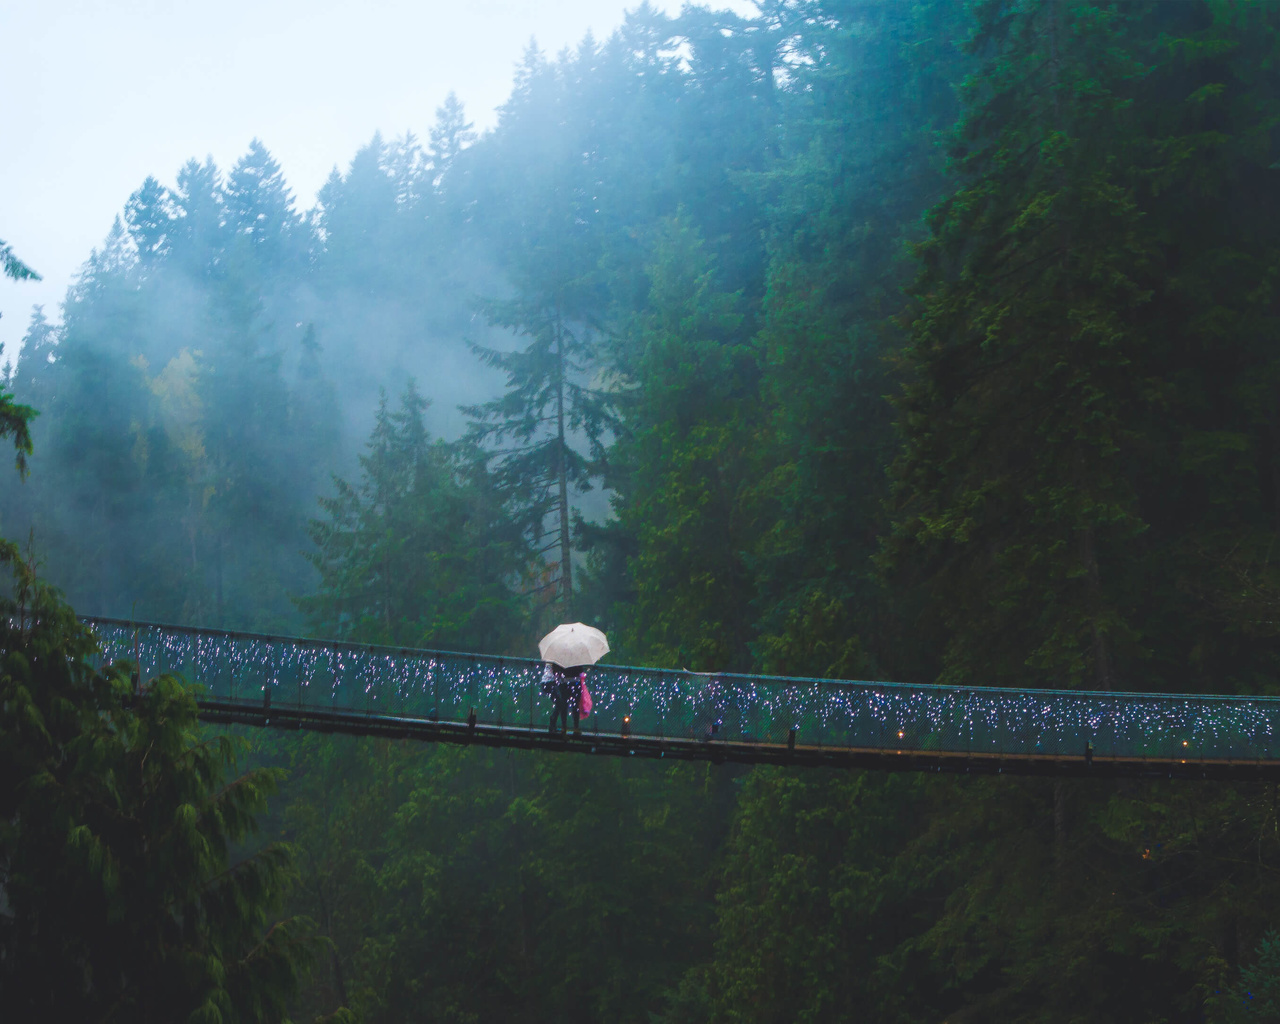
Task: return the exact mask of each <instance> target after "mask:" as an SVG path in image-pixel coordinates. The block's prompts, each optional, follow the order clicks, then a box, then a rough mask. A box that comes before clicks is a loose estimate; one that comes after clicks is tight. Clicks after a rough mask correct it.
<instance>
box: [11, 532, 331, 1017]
mask: <svg viewBox="0 0 1280 1024" xmlns="http://www.w3.org/2000/svg"><path fill="white" fill-rule="evenodd" d="M0 561H3V564H4V566H5V567H6V569H8V570H10V571H11V572H12V574H13V577H14V582H13V586H12V589H11V591H10V592H8V593H6V595H5V597H4V598H3V600H0V737H3V743H0V750H2V753H0V794H3V796H0V818H2V820H3V822H4V825H3V827H0V865H2V867H0V887H2V888H3V891H4V895H5V913H4V914H3V915H0V991H3V992H4V999H5V1006H6V1014H7V1018H8V1019H12V1020H15V1021H25V1020H33V1021H34V1020H89V1019H94V1020H116V1019H120V1020H126V1019H127V1020H157V1021H158V1020H189V1021H240V1020H243V1021H270V1020H283V1019H284V1016H285V1011H286V1008H287V1005H288V1001H289V1000H290V998H291V997H292V996H293V994H294V993H295V992H296V990H297V986H298V977H299V971H300V969H301V968H302V967H303V966H305V964H306V963H307V962H308V961H309V959H310V958H311V956H312V955H313V952H314V949H315V944H314V942H313V940H311V939H310V937H309V926H308V923H307V922H306V921H305V920H304V919H301V918H289V919H285V920H280V919H278V918H276V916H275V914H274V911H275V909H276V908H278V907H279V905H280V901H281V899H282V897H283V895H284V892H285V890H286V889H287V886H288V884H289V882H290V881H291V879H292V877H293V868H292V857H291V853H290V851H289V850H288V848H286V847H284V846H280V845H269V846H266V847H264V848H261V849H260V850H258V851H257V852H255V853H252V854H250V855H248V856H244V855H234V854H235V851H236V848H237V847H240V846H242V844H243V843H244V842H245V841H246V840H247V839H249V838H250V837H251V835H252V834H253V832H254V829H255V816H256V815H257V814H258V813H260V812H261V811H262V810H264V809H265V806H266V800H267V796H268V795H269V794H270V793H271V792H272V791H273V790H274V789H275V787H276V784H277V783H278V781H279V779H280V773H278V772H274V771H270V770H261V771H257V772H252V773H250V774H247V775H243V776H240V777H239V778H235V779H232V780H228V779H227V770H228V768H230V767H231V766H232V765H233V764H234V745H233V743H232V741H231V740H229V739H227V738H226V737H216V738H202V737H201V735H200V731H199V726H198V722H197V718H196V703H195V699H194V696H193V694H192V692H191V690H190V689H189V688H188V687H186V686H184V685H183V684H182V683H181V682H180V681H178V680H175V679H172V678H169V677H162V678H159V679H155V680H151V681H148V683H147V685H146V686H145V687H143V689H142V690H141V692H135V682H134V680H133V679H131V678H130V675H129V671H128V665H117V666H113V667H111V668H109V669H107V670H100V669H98V668H96V667H95V665H94V660H95V657H96V653H97V652H96V649H95V645H94V642H93V639H92V636H91V634H90V633H89V632H88V631H87V630H85V629H84V628H83V627H82V626H80V625H79V624H78V622H77V621H76V618H75V616H74V614H73V613H72V611H71V609H70V608H69V607H67V606H66V605H65V604H64V603H62V601H61V600H60V599H59V598H58V596H57V594H56V593H55V592H54V591H53V590H51V589H50V588H49V587H48V586H47V584H44V583H42V582H41V581H40V580H39V579H38V578H37V577H36V576H35V574H34V572H33V571H32V569H31V568H30V566H29V565H28V564H27V563H26V562H24V561H23V560H21V559H20V558H19V555H18V551H17V549H16V548H15V547H14V546H13V545H12V544H10V543H8V542H4V543H3V545H2V546H0Z"/></svg>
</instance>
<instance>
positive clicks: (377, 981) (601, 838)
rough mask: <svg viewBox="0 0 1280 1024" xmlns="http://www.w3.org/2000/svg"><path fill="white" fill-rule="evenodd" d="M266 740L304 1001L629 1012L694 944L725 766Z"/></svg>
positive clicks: (485, 1016)
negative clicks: (306, 918) (323, 953)
mask: <svg viewBox="0 0 1280 1024" xmlns="http://www.w3.org/2000/svg"><path fill="white" fill-rule="evenodd" d="M282 754H284V756H287V758H288V763H289V765H290V769H291V777H292V779H293V781H292V782H291V784H290V788H289V790H288V793H287V796H288V802H287V804H286V805H285V806H284V807H283V808H282V811H281V814H282V820H283V822H284V825H285V827H286V829H287V832H288V834H289V835H290V836H291V838H292V839H293V841H294V842H295V843H296V845H297V846H298V847H299V848H300V849H301V850H304V851H306V852H305V854H304V860H303V862H302V868H303V874H304V881H303V884H302V885H301V886H300V887H299V889H298V895H297V906H298V908H299V909H300V910H303V911H305V912H306V913H308V914H310V915H312V916H313V917H315V918H316V919H317V920H318V921H320V923H321V926H322V928H323V930H324V932H325V934H326V935H327V936H328V937H329V938H330V939H331V940H332V941H333V951H334V952H333V956H332V958H331V961H330V963H329V964H328V970H327V971H325V972H324V975H323V977H317V979H316V983H315V984H314V985H313V986H312V988H311V989H310V990H309V992H308V993H307V995H306V999H305V1002H304V1008H305V1012H306V1013H308V1014H310V1013H324V1012H329V1011H331V1010H332V1009H333V1008H334V1007H335V1006H338V1005H345V1006H347V1007H349V1008H350V1009H351V1010H353V1011H354V1012H355V1013H357V1014H358V1015H359V1017H360V1019H361V1020H364V1021H367V1022H377V1021H394V1020H405V1019H413V1020H423V1021H458V1020H496V1019H502V1020H517V1021H536V1020H548V1019H570V1020H619V1021H641V1022H643V1021H647V1020H648V1015H649V1013H651V1012H653V1011H655V1010H656V1009H658V1008H659V1006H660V1004H661V999H662V993H663V992H664V991H665V989H666V988H668V987H669V986H672V985H674V984H675V983H676V981H677V979H678V978H679V976H680V974H681V973H682V972H683V970H684V969H685V967H686V966H687V965H688V963H690V962H691V961H693V960H696V959H698V958H700V957H701V956H703V955H704V954H705V953H706V952H707V951H708V948H709V947H708V926H709V924H710V919H709V916H708V915H707V912H706V911H707V901H708V898H709V890H708V886H709V884H710V878H711V868H712V865H713V864H714V857H715V853H716V850H717V849H718V840H719V838H720V836H721V835H722V834H723V828H724V822H725V816H726V812H727V808H728V806H729V796H730V788H729V787H730V786H731V785H732V783H731V780H730V779H729V778H728V777H727V776H726V775H725V773H723V772H715V771H713V770H711V769H709V768H705V767H700V768H692V767H687V766H675V767H659V766H657V765H654V764H636V763H630V762H620V761H616V760H611V759H606V760H604V761H595V760H589V759H583V758H574V757H552V758H548V757H544V756H538V755H530V754H524V753H519V752H512V751H499V752H487V751H468V750H459V749H457V748H452V747H447V746H442V747H436V748H433V747H423V746H420V745H415V744H402V743H389V742H382V741H372V740H350V739H338V740H330V739H324V738H319V737H305V738H302V739H299V740H298V741H296V742H294V741H290V742H288V743H286V744H284V745H283V749H282Z"/></svg>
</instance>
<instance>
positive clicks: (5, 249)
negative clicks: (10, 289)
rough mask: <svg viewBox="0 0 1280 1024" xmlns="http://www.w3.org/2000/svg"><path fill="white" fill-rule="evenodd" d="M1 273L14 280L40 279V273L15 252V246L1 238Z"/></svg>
mask: <svg viewBox="0 0 1280 1024" xmlns="http://www.w3.org/2000/svg"><path fill="white" fill-rule="evenodd" d="M0 273H3V274H4V276H5V277H8V278H11V279H12V280H14V281H39V280H40V275H39V274H37V273H36V272H35V271H34V270H32V269H31V268H30V267H29V266H27V265H26V264H25V263H23V262H22V260H20V259H18V257H17V256H15V255H14V254H13V246H11V245H9V244H7V243H6V242H5V241H4V240H3V239H0Z"/></svg>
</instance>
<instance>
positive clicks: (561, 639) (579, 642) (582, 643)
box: [538, 622, 609, 668]
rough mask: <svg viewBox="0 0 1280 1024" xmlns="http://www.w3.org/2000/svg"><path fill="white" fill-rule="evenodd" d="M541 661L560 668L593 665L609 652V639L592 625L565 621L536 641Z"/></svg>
mask: <svg viewBox="0 0 1280 1024" xmlns="http://www.w3.org/2000/svg"><path fill="white" fill-rule="evenodd" d="M538 651H539V652H540V653H541V654H542V660H543V661H549V662H551V663H552V664H554V665H559V666H560V667H561V668H575V667H577V666H578V665H594V664H595V663H596V662H597V661H599V660H600V659H601V658H603V657H604V656H605V655H606V654H608V653H609V640H608V638H607V637H605V635H604V634H603V633H601V632H600V630H598V629H596V628H595V627H594V626H584V625H583V624H582V623H581V622H566V623H564V624H563V625H560V626H556V628H555V629H553V630H552V631H551V632H550V633H548V634H547V635H546V636H544V637H543V638H542V639H541V640H539V641H538Z"/></svg>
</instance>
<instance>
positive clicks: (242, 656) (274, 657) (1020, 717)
mask: <svg viewBox="0 0 1280 1024" xmlns="http://www.w3.org/2000/svg"><path fill="white" fill-rule="evenodd" d="M90 625H91V627H92V628H93V630H94V632H95V633H96V634H97V636H98V639H99V642H100V643H101V645H102V651H103V657H104V659H105V660H106V661H115V660H120V659H123V660H128V661H132V660H133V659H134V657H135V652H136V657H137V659H138V661H139V662H141V668H142V674H143V677H144V678H150V677H153V676H155V675H159V674H161V673H165V672H172V673H175V674H180V675H182V676H185V677H186V678H188V679H191V680H195V681H198V682H199V683H200V684H202V685H203V686H204V687H205V689H206V691H207V693H208V695H209V696H210V697H211V698H214V699H219V700H227V701H233V702H243V703H245V704H246V705H249V704H257V705H261V704H262V703H263V697H264V694H265V693H266V692H267V691H270V693H271V705H272V707H284V706H294V707H298V708H312V709H334V710H342V711H347V712H358V713H365V714H370V715H396V716H404V717H410V718H422V719H428V718H429V719H431V720H438V721H453V722H459V723H462V722H465V721H466V720H467V715H468V713H469V711H470V709H471V708H475V713H476V718H477V721H478V722H480V723H482V724H486V725H507V726H521V725H523V726H529V727H533V726H537V725H541V726H542V727H544V728H545V725H546V722H547V720H548V718H549V716H550V712H551V702H550V699H549V698H548V697H546V696H545V695H543V694H542V692H541V679H542V663H541V662H536V661H526V660H522V659H513V658H490V657H483V656H474V655H462V654H448V653H442V652H428V651H413V650H396V649H390V648H375V647H367V646H359V645H354V644H336V643H325V642H322V641H309V640H282V639H273V638H269V637H258V636H246V635H242V634H223V633H214V632H207V631H202V630H184V629H179V628H174V627H160V626H138V627H130V626H126V625H122V624H119V623H115V622H104V621H99V622H91V623H90ZM588 685H589V686H590V688H591V692H592V696H593V699H594V705H595V706H594V708H593V709H592V714H591V715H590V716H589V717H588V718H587V719H585V720H584V722H583V728H584V729H586V730H588V731H590V730H596V731H599V732H601V733H605V732H608V733H613V734H617V733H619V732H621V731H622V730H623V729H624V728H625V729H626V730H627V733H628V734H630V735H635V736H668V737H692V738H697V739H706V740H708V741H725V740H728V741H732V742H737V743H786V742H789V740H790V738H791V733H792V731H793V730H794V733H795V742H797V743H799V744H801V745H812V746H825V747H857V748H867V749H877V748H879V749H886V750H888V749H893V750H920V751H945V752H974V753H984V754H991V753H995V754H1008V755H1022V754H1042V755H1063V754H1065V755H1070V756H1083V755H1084V752H1085V750H1086V747H1090V746H1091V747H1092V751H1093V753H1094V754H1095V755H1096V756H1098V757H1106V756H1121V757H1151V758H1166V759H1170V760H1174V759H1177V760H1180V761H1187V760H1214V759H1228V758H1229V759H1270V758H1271V757H1272V749H1273V748H1276V749H1277V752H1278V753H1280V744H1276V743H1275V740H1274V737H1275V736H1276V735H1277V732H1280V699H1275V698H1266V697H1178V696H1166V695H1158V694H1113V693H1088V692H1069V691H1018V690H1006V689H996V688H982V687H967V688H963V689H949V688H945V687H933V686H905V685H900V684H894V683H878V682H833V681H828V680H813V679H781V678H771V677H761V676H735V675H695V674H692V673H685V672H670V671H663V670H657V669H634V668H632V669H627V668H616V667H613V666H596V667H595V668H594V669H593V670H592V672H591V674H590V675H589V676H588ZM712 738H714V739H712Z"/></svg>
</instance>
